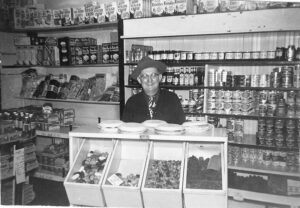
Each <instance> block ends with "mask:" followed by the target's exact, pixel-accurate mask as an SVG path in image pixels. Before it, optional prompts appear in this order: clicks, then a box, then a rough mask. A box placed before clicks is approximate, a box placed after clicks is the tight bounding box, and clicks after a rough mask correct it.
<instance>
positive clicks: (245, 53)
mask: <svg viewBox="0 0 300 208" xmlns="http://www.w3.org/2000/svg"><path fill="white" fill-rule="evenodd" d="M243 59H246V60H247V59H251V52H250V51H245V52H243Z"/></svg>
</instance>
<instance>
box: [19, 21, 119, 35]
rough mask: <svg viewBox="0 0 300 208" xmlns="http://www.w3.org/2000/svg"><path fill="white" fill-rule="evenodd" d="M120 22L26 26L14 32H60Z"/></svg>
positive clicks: (109, 25) (103, 26)
mask: <svg viewBox="0 0 300 208" xmlns="http://www.w3.org/2000/svg"><path fill="white" fill-rule="evenodd" d="M117 26H118V22H116V21H115V22H103V23H95V24H81V25H69V26H60V27H39V28H38V27H37V28H26V29H14V32H18V33H33V32H59V31H72V30H88V29H99V28H109V27H117Z"/></svg>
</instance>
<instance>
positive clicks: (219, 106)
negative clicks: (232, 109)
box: [216, 90, 225, 114]
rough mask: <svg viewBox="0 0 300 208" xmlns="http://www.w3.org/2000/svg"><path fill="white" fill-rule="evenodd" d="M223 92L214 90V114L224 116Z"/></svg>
mask: <svg viewBox="0 0 300 208" xmlns="http://www.w3.org/2000/svg"><path fill="white" fill-rule="evenodd" d="M224 112H225V111H224V90H216V113H217V114H224Z"/></svg>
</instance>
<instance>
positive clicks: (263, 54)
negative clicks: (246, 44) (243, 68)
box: [259, 51, 268, 59]
mask: <svg viewBox="0 0 300 208" xmlns="http://www.w3.org/2000/svg"><path fill="white" fill-rule="evenodd" d="M267 58H268V52H267V51H261V52H260V54H259V59H267Z"/></svg>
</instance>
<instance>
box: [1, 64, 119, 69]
mask: <svg viewBox="0 0 300 208" xmlns="http://www.w3.org/2000/svg"><path fill="white" fill-rule="evenodd" d="M117 66H119V64H117V63H115V64H77V65H69V66H47V65H11V66H2V68H34V67H46V68H75V67H117Z"/></svg>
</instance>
